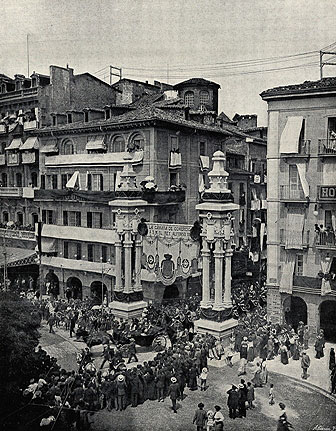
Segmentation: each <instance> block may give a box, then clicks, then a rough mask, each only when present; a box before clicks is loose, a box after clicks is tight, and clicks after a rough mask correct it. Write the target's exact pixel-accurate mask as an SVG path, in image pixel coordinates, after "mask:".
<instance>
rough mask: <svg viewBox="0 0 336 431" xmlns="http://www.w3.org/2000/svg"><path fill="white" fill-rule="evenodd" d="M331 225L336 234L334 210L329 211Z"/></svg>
mask: <svg viewBox="0 0 336 431" xmlns="http://www.w3.org/2000/svg"><path fill="white" fill-rule="evenodd" d="M331 225H332V228H333V231H334V235H335V236H336V211H333V212H332V213H331Z"/></svg>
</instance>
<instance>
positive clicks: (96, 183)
mask: <svg viewBox="0 0 336 431" xmlns="http://www.w3.org/2000/svg"><path fill="white" fill-rule="evenodd" d="M86 187H87V190H94V191H103V190H104V176H103V174H87V178H86Z"/></svg>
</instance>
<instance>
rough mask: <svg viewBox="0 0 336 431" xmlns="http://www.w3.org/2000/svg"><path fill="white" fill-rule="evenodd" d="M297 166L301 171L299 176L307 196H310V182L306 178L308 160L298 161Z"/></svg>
mask: <svg viewBox="0 0 336 431" xmlns="http://www.w3.org/2000/svg"><path fill="white" fill-rule="evenodd" d="M296 167H297V170H298V173H299V178H300V181H301V185H302V190H303V193H304V195H305V198H309V184H308V181H307V178H306V162H298V163H296Z"/></svg>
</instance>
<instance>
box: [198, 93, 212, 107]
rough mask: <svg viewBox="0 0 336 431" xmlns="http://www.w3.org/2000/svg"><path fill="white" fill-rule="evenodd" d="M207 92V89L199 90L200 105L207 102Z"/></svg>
mask: <svg viewBox="0 0 336 431" xmlns="http://www.w3.org/2000/svg"><path fill="white" fill-rule="evenodd" d="M209 99H210V97H209V92H208V91H205V90H203V91H201V92H200V105H207V104H208V103H209Z"/></svg>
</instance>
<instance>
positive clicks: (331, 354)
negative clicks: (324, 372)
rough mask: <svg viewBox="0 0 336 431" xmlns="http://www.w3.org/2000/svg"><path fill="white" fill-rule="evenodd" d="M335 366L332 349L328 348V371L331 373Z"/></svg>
mask: <svg viewBox="0 0 336 431" xmlns="http://www.w3.org/2000/svg"><path fill="white" fill-rule="evenodd" d="M334 366H335V350H334V348H333V347H331V348H330V355H329V370H330V371H332V370H333V369H334Z"/></svg>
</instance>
